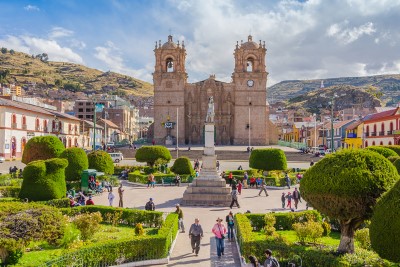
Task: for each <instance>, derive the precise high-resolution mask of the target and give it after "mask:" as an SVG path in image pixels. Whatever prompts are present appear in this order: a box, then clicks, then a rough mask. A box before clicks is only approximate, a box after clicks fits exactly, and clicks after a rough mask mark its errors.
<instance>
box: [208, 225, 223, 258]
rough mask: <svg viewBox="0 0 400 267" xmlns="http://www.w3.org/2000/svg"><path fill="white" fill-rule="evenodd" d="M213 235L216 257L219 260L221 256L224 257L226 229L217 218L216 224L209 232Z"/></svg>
mask: <svg viewBox="0 0 400 267" xmlns="http://www.w3.org/2000/svg"><path fill="white" fill-rule="evenodd" d="M211 231H212V232H213V233H214V236H215V241H216V243H217V255H218V258H221V255H224V248H225V243H224V239H225V234H226V227H225V225H224V224H223V223H222V219H221V218H219V217H218V219H217V223H216V224H215V225H214V227H213V228H212V230H211Z"/></svg>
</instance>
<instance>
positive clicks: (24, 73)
mask: <svg viewBox="0 0 400 267" xmlns="http://www.w3.org/2000/svg"><path fill="white" fill-rule="evenodd" d="M0 83H15V84H19V85H22V86H23V87H24V88H34V89H35V90H36V91H38V92H39V94H40V92H41V91H42V92H44V91H48V90H57V89H65V90H67V91H71V92H85V93H94V92H96V93H108V94H118V95H134V96H143V97H148V96H153V93H154V92H153V85H152V84H150V83H147V82H144V81H141V80H139V79H136V78H133V77H130V76H127V75H122V74H118V73H115V72H110V71H108V72H102V71H100V70H97V69H92V68H88V67H86V66H83V65H79V64H74V63H67V62H53V61H48V55H47V54H45V53H43V54H39V55H36V56H34V55H28V54H25V53H21V52H15V51H13V50H7V49H6V48H2V49H1V53H0Z"/></svg>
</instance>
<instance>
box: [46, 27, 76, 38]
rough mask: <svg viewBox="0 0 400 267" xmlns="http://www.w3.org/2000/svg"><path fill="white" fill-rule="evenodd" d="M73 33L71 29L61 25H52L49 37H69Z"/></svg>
mask: <svg viewBox="0 0 400 267" xmlns="http://www.w3.org/2000/svg"><path fill="white" fill-rule="evenodd" d="M73 34H74V32H73V31H71V30H67V29H65V28H63V27H53V28H52V29H51V31H50V33H49V37H50V38H51V39H57V38H61V37H69V36H72V35H73Z"/></svg>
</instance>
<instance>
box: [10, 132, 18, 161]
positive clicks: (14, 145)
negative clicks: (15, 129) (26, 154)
mask: <svg viewBox="0 0 400 267" xmlns="http://www.w3.org/2000/svg"><path fill="white" fill-rule="evenodd" d="M16 156H17V140H16V139H15V137H14V136H13V137H12V138H11V157H16Z"/></svg>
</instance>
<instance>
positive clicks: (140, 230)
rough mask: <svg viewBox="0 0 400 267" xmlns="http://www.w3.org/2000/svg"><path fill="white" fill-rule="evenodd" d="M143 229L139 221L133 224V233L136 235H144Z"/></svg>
mask: <svg viewBox="0 0 400 267" xmlns="http://www.w3.org/2000/svg"><path fill="white" fill-rule="evenodd" d="M144 234H145V232H144V229H143V225H142V224H141V223H138V224H136V226H135V235H137V236H142V235H144Z"/></svg>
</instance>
